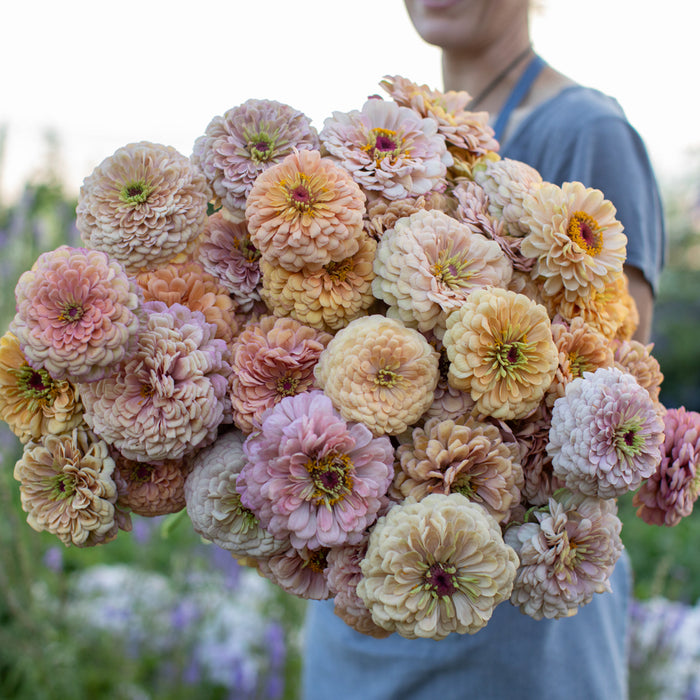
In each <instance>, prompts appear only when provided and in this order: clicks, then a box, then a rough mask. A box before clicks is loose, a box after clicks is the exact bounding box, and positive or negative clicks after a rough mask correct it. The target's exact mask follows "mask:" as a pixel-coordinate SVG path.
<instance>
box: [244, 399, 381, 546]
mask: <svg viewBox="0 0 700 700" xmlns="http://www.w3.org/2000/svg"><path fill="white" fill-rule="evenodd" d="M243 451H244V453H245V455H246V457H247V458H248V462H247V464H245V465H244V466H243V468H242V469H241V473H240V475H239V477H238V481H237V484H236V485H237V489H238V492H239V493H240V494H241V502H242V503H243V504H244V505H245V506H246V507H248V508H250V510H252V511H253V512H254V513H255V515H256V516H257V517H258V518H259V519H260V522H261V524H262V526H263V527H265V528H266V529H267V530H269V531H270V532H271V533H272V534H273V535H275V536H276V537H278V538H280V539H282V538H285V537H289V540H290V542H291V544H292V546H293V547H295V548H297V549H301V548H302V547H308V548H310V549H316V548H318V547H334V546H338V545H341V544H345V543H348V544H355V543H357V542H359V541H360V540H361V539H362V536H363V532H364V530H365V528H367V527H368V526H369V525H371V524H372V523H373V522H374V520H375V519H376V517H377V513H378V512H379V509H380V507H381V506H382V498H383V497H384V495H385V494H386V491H387V489H388V488H389V484H390V483H391V479H392V477H393V471H394V470H393V464H394V450H393V448H392V446H391V441H390V440H389V438H387V437H376V438H375V437H374V436H373V435H372V433H371V432H370V431H369V429H368V428H367V427H365V426H364V425H361V424H347V423H346V422H345V421H344V420H343V419H342V418H341V417H340V416H339V415H338V414H337V413H336V411H335V410H334V409H333V404H332V403H331V400H330V399H329V398H328V397H327V396H325V395H324V394H323V393H322V392H320V391H311V392H308V393H304V394H298V395H297V396H289V397H287V398H285V399H283V400H282V401H280V402H279V403H278V404H277V405H276V406H275V407H274V408H272V409H271V410H270V411H269V412H268V413H266V414H265V415H264V416H263V420H262V424H261V426H260V429H259V430H258V431H256V432H255V433H253V434H251V435H249V436H248V438H247V439H246V442H245V444H244V445H243Z"/></svg>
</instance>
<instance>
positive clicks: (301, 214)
mask: <svg viewBox="0 0 700 700" xmlns="http://www.w3.org/2000/svg"><path fill="white" fill-rule="evenodd" d="M364 211H365V196H364V194H362V191H361V190H360V188H359V187H358V186H357V185H356V184H355V183H354V182H353V180H352V178H351V177H350V175H348V173H347V172H346V171H345V170H343V168H341V167H340V166H338V165H337V164H336V163H334V162H333V161H332V160H330V159H329V158H322V157H321V154H320V153H319V152H318V151H299V152H296V153H292V154H291V155H289V156H287V157H286V158H285V159H284V160H283V161H282V162H281V163H279V164H278V165H274V166H273V167H271V168H269V169H268V170H266V171H265V172H264V173H263V174H262V175H260V176H259V177H258V179H257V180H256V181H255V183H254V185H253V188H252V189H251V191H250V195H249V196H248V200H247V206H246V217H247V220H248V229H249V231H250V239H251V241H252V242H253V245H254V246H255V247H256V248H257V249H258V250H259V251H260V253H261V255H262V257H263V258H264V259H265V260H267V261H268V262H270V263H273V264H279V265H281V266H282V267H285V268H287V269H288V270H292V271H294V270H300V269H301V268H303V267H308V268H313V267H316V268H319V267H322V266H323V265H327V264H328V263H330V262H338V261H340V260H343V259H345V258H347V257H349V256H351V255H354V254H355V253H356V252H357V250H358V248H359V245H360V236H361V235H362V217H363V215H364Z"/></svg>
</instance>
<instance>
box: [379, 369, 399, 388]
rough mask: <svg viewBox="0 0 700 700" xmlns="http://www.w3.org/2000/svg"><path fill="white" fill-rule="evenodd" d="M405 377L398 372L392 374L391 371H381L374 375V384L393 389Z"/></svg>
mask: <svg viewBox="0 0 700 700" xmlns="http://www.w3.org/2000/svg"><path fill="white" fill-rule="evenodd" d="M402 378H403V377H402V376H401V375H400V374H397V373H396V372H392V371H391V370H390V369H380V370H379V371H378V372H377V373H376V374H375V375H374V383H375V384H377V385H378V386H384V387H387V388H389V389H390V388H391V387H394V386H396V385H397V384H398V383H399V382H400V381H401V379H402Z"/></svg>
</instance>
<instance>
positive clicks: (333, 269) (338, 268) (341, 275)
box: [323, 259, 352, 282]
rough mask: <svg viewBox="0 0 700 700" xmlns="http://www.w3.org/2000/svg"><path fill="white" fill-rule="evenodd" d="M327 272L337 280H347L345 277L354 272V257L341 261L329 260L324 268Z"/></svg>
mask: <svg viewBox="0 0 700 700" xmlns="http://www.w3.org/2000/svg"><path fill="white" fill-rule="evenodd" d="M323 269H324V270H325V271H326V274H327V275H328V276H329V277H330V278H332V279H334V280H336V282H345V278H346V277H347V276H348V274H350V272H352V259H346V260H341V261H340V262H329V263H328V265H326V266H325V267H324V268H323Z"/></svg>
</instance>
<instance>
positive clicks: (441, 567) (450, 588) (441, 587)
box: [425, 562, 458, 598]
mask: <svg viewBox="0 0 700 700" xmlns="http://www.w3.org/2000/svg"><path fill="white" fill-rule="evenodd" d="M455 572H456V568H455V567H454V566H452V565H450V564H442V563H440V562H436V563H435V564H433V565H432V566H431V567H430V568H429V569H428V573H427V574H426V576H425V584H426V588H427V589H428V590H430V591H431V592H433V593H434V594H435V595H436V596H437V597H438V598H442V597H443V596H451V595H453V594H454V592H455V591H456V590H457V588H458V586H457V583H456V581H455V579H456V576H455Z"/></svg>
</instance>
